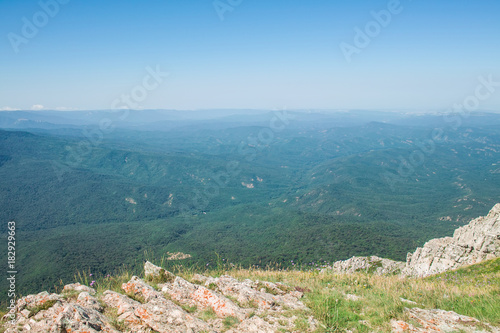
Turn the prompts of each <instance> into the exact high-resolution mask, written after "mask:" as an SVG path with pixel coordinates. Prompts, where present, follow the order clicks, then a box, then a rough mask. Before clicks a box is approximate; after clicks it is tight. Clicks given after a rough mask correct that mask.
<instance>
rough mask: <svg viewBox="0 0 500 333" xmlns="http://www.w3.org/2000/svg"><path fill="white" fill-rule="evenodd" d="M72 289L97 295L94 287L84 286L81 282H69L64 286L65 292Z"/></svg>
mask: <svg viewBox="0 0 500 333" xmlns="http://www.w3.org/2000/svg"><path fill="white" fill-rule="evenodd" d="M72 290H74V291H86V292H88V293H89V294H90V295H95V289H94V288H90V287H87V286H84V285H83V284H80V283H72V284H67V285H65V286H64V288H63V292H68V291H72Z"/></svg>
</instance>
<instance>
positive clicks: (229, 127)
mask: <svg viewBox="0 0 500 333" xmlns="http://www.w3.org/2000/svg"><path fill="white" fill-rule="evenodd" d="M137 112H139V111H137ZM249 112H250V111H249ZM249 112H247V113H249ZM62 114H63V113H57V112H53V113H50V112H48V113H47V114H45V115H44V114H43V113H39V114H36V113H33V112H31V113H30V112H26V113H23V114H22V115H20V114H18V113H16V112H2V114H1V117H0V124H2V126H3V128H4V130H0V179H2V181H1V182H0V207H1V209H0V221H3V222H2V223H3V224H4V225H6V223H7V222H8V221H11V220H14V221H16V228H17V234H16V237H17V241H18V242H17V248H16V250H17V266H18V271H19V274H18V279H19V281H20V283H19V284H18V286H20V287H21V288H23V290H22V292H23V293H27V292H33V291H38V290H42V289H47V288H50V287H52V286H53V285H54V284H56V283H58V282H59V280H60V279H63V280H64V281H70V280H72V278H73V275H74V274H75V273H76V272H77V271H83V270H85V271H89V270H90V271H91V272H94V273H96V274H97V273H101V274H107V273H111V272H113V270H115V269H117V268H119V267H120V266H121V265H123V264H126V265H128V266H129V267H130V268H131V269H132V270H133V269H134V268H135V267H141V265H142V259H143V258H144V256H145V254H144V252H145V251H148V255H149V256H154V257H161V256H164V255H165V253H166V252H167V251H169V252H178V251H180V252H183V253H189V254H191V255H192V257H191V258H190V259H187V260H185V261H183V264H185V265H200V266H201V265H205V266H206V265H207V264H208V265H209V266H210V265H215V258H216V255H215V253H217V254H218V255H220V257H221V258H224V259H225V260H227V261H229V262H232V263H235V264H236V263H238V264H242V265H245V266H249V265H260V266H265V265H266V264H269V263H273V264H274V263H275V264H281V265H284V266H288V265H291V261H292V260H293V262H294V263H302V264H310V263H312V262H314V263H317V262H319V261H321V262H325V261H327V262H332V261H334V260H339V259H346V258H348V257H351V256H353V255H379V256H382V257H387V258H392V259H398V260H404V259H405V257H406V253H407V252H408V251H412V250H414V249H415V248H416V247H417V246H418V245H422V244H423V243H424V242H425V241H427V240H429V239H431V238H435V237H440V236H444V235H449V234H451V233H452V231H453V230H454V229H455V228H456V227H457V226H460V225H463V224H465V223H467V222H469V220H470V219H471V218H474V217H476V216H480V215H484V214H485V213H487V211H488V210H489V209H490V208H491V207H492V206H493V205H494V204H495V203H496V202H498V198H499V197H500V190H499V189H500V160H499V152H500V115H498V114H491V113H490V114H488V113H481V114H477V115H475V116H471V117H469V118H467V119H463V121H462V124H461V125H460V126H458V127H457V126H453V125H454V123H448V122H446V121H445V120H444V118H443V116H442V115H425V116H422V115H421V116H418V115H408V114H402V113H382V112H381V113H376V112H371V113H365V112H362V111H357V112H350V113H349V112H342V113H326V112H313V113H303V112H296V113H294V112H290V113H289V114H288V116H287V118H283V114H284V113H283V112H282V113H276V112H269V113H267V112H260V113H258V114H253V115H247V114H245V113H240V114H236V115H231V116H224V117H222V116H220V115H219V116H218V117H214V118H211V119H206V117H205V119H203V116H200V115H197V116H196V117H195V116H194V114H193V117H192V118H189V119H185V118H182V119H179V117H177V118H176V117H174V115H175V114H172V113H168V112H165V113H162V112H160V111H157V112H155V113H152V114H153V115H154V117H151V118H150V119H147V118H141V117H140V115H137V114H136V113H134V112H131V115H132V116H131V118H130V119H129V120H130V121H129V122H126V121H118V120H113V119H115V118H113V117H114V116H117V115H116V114H111V115H109V114H107V113H106V112H103V113H97V114H95V113H94V114H92V115H91V116H89V115H88V114H86V113H75V114H72V113H69V114H68V115H64V116H65V117H66V118H65V119H62V118H61V117H62ZM167 115H168V117H167ZM224 115H225V113H224ZM21 116H22V117H23V118H22V119H25V120H23V121H19V117H21ZM104 116H106V117H109V119H111V120H112V125H113V130H108V131H106V130H102V128H100V127H99V120H102V119H103V117H104ZM30 117H34V118H33V119H30ZM44 117H45V118H44ZM136 118H137V119H143V121H142V122H140V123H139V122H137V119H136ZM106 119H107V118H106ZM134 124H135V125H134ZM6 232H7V229H6V227H5V228H3V229H2V234H3V235H4V236H5V235H6ZM5 250H6V249H5V247H4V248H2V251H5ZM2 253H3V252H2Z"/></svg>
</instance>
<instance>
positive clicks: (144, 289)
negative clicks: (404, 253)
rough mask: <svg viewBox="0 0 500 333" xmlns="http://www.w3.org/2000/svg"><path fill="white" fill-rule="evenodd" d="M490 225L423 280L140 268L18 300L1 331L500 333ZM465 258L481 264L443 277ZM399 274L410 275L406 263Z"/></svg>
mask: <svg viewBox="0 0 500 333" xmlns="http://www.w3.org/2000/svg"><path fill="white" fill-rule="evenodd" d="M499 216H500V204H497V205H495V207H493V209H492V210H491V211H490V213H489V214H488V215H487V216H486V217H480V218H477V219H474V220H473V221H471V223H470V224H469V225H467V226H464V227H462V228H460V229H458V230H457V231H456V233H455V236H456V237H454V239H456V241H457V242H460V246H462V247H464V248H467V249H470V251H468V252H466V253H463V252H461V256H457V257H455V258H451V257H450V256H449V255H443V253H448V252H447V251H448V250H446V247H445V249H444V250H441V251H438V252H437V253H436V256H435V259H437V260H438V261H440V260H441V261H442V260H443V258H445V259H446V260H447V261H446V262H449V261H454V264H450V265H441V266H440V267H441V270H442V271H444V273H442V274H440V275H432V276H430V277H427V278H409V277H406V278H405V277H404V276H403V277H402V276H399V275H397V274H395V273H397V271H396V270H398V269H400V268H401V265H399V266H398V265H395V264H394V262H391V261H388V260H385V259H381V258H378V259H380V260H378V259H377V258H376V257H370V258H368V259H369V260H364V261H363V260H359V258H354V259H351V260H348V261H344V262H342V263H343V265H334V266H333V268H332V267H317V268H316V267H315V268H312V269H309V270H307V271H305V270H300V269H298V270H293V269H292V270H289V269H285V270H283V269H267V270H263V269H250V270H246V269H241V268H238V267H236V266H234V265H233V264H230V263H228V262H226V261H225V260H220V261H219V262H218V263H217V267H216V269H214V270H206V271H203V272H200V273H203V275H201V274H199V273H197V272H195V271H194V270H193V269H186V268H185V267H183V266H182V264H179V265H176V266H172V268H174V269H175V274H174V273H172V272H169V271H166V270H165V269H163V268H161V267H159V266H155V265H153V264H151V263H150V262H146V264H145V265H144V275H143V277H142V278H140V277H138V276H131V274H130V273H128V272H124V273H122V274H120V275H117V276H109V275H107V276H100V277H96V276H94V275H93V274H88V275H87V274H80V275H79V279H80V282H79V283H76V284H70V285H66V286H64V287H63V288H61V290H60V292H59V293H52V294H49V293H48V292H42V293H39V294H36V295H28V296H26V297H23V298H21V299H19V300H17V302H16V303H15V306H12V308H11V311H10V312H9V313H7V314H6V315H5V316H4V317H3V320H4V321H5V324H4V326H3V330H4V332H9V333H11V332H24V331H30V332H92V333H93V332H139V333H143V332H144V333H146V332H232V333H237V332H241V333H243V332H255V333H260V332H341V331H345V332H377V331H381V332H385V331H387V332H389V331H391V332H395V333H397V332H416V333H425V332H456V331H460V332H500V298H499V297H498V295H500V258H496V259H491V260H487V259H489V258H490V257H495V256H497V255H498V252H497V251H498V240H499V239H500V237H499V236H500V233H498V229H497V226H498V224H497V223H498V221H499V220H500V219H499ZM468 234H472V235H474V236H473V237H466V235H468ZM464 235H465V236H464ZM433 242H435V240H433V241H430V242H429V243H433ZM446 244H447V246H450V244H453V243H452V242H450V241H447V242H446ZM477 244H481V246H477ZM426 246H427V245H425V246H424V248H426ZM451 248H454V247H451ZM419 251H420V252H422V250H417V251H416V253H419ZM481 251H482V252H481ZM476 252H480V253H482V254H478V253H476ZM426 253H428V254H430V253H432V252H426ZM183 257H185V256H183ZM411 257H412V256H411V255H410V256H409V258H411ZM374 258H375V259H374ZM471 258H473V259H474V260H475V261H483V260H486V261H483V262H481V263H479V264H475V265H472V266H467V267H463V268H460V269H458V270H455V271H452V270H451V269H452V268H456V267H458V266H463V265H466V264H467V263H470V260H472V259H471ZM360 263H361V264H360ZM401 264H402V263H401ZM348 265H351V267H350V268H349V267H348ZM356 265H357V266H356ZM363 265H365V266H363ZM406 265H407V267H406V268H408V267H411V265H412V260H409V261H408V262H407V264H406ZM324 266H326V265H324ZM387 267H393V268H394V270H392V271H390V270H386V271H385V273H389V275H382V274H381V273H383V272H382V271H380V269H384V268H387ZM419 267H420V266H419ZM429 267H431V268H432V267H433V266H432V264H431V265H430V266H429ZM434 271H435V270H434ZM434 271H432V270H430V271H427V273H426V274H425V275H429V274H431V273H433V272H434ZM343 272H350V273H347V274H346V273H343ZM374 273H375V274H374ZM413 275H417V274H413ZM418 275H422V274H418ZM212 276H214V277H212Z"/></svg>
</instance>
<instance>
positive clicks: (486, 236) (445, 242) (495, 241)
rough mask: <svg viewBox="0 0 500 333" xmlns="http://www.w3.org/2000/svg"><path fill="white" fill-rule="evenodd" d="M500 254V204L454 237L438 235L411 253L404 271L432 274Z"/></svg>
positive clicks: (411, 273)
mask: <svg viewBox="0 0 500 333" xmlns="http://www.w3.org/2000/svg"><path fill="white" fill-rule="evenodd" d="M499 256H500V204H497V205H495V206H494V207H493V208H492V209H491V211H490V212H489V214H488V215H487V216H482V217H479V218H477V219H474V220H472V221H471V222H470V223H469V224H467V225H465V226H463V227H460V228H458V229H457V230H455V232H454V234H453V237H444V238H436V239H432V240H430V241H428V242H427V243H425V245H424V246H423V247H420V248H417V250H416V251H415V252H414V253H409V254H408V257H407V261H406V267H405V268H404V269H403V272H402V273H403V275H407V276H428V275H432V274H438V273H442V272H445V271H448V270H452V269H457V268H459V267H461V266H465V265H471V264H475V263H478V262H481V261H483V260H488V259H493V258H495V257H499Z"/></svg>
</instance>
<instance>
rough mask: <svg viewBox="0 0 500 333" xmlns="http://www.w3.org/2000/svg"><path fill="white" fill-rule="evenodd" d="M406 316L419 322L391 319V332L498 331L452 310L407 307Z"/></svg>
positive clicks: (494, 332) (499, 330)
mask: <svg viewBox="0 0 500 333" xmlns="http://www.w3.org/2000/svg"><path fill="white" fill-rule="evenodd" d="M406 311H407V313H408V316H409V317H410V319H413V320H414V321H416V322H417V323H418V324H419V327H415V326H413V325H412V324H409V323H407V322H404V321H401V320H393V321H391V326H392V332H393V333H403V332H405V333H406V332H411V333H437V332H466V333H469V332H471V333H472V332H491V333H500V329H498V328H495V327H493V326H491V325H489V324H487V323H482V322H480V321H479V320H477V319H476V318H472V317H467V316H462V315H459V314H457V313H456V312H453V311H444V310H436V309H433V310H423V309H419V308H413V309H407V310H406Z"/></svg>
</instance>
